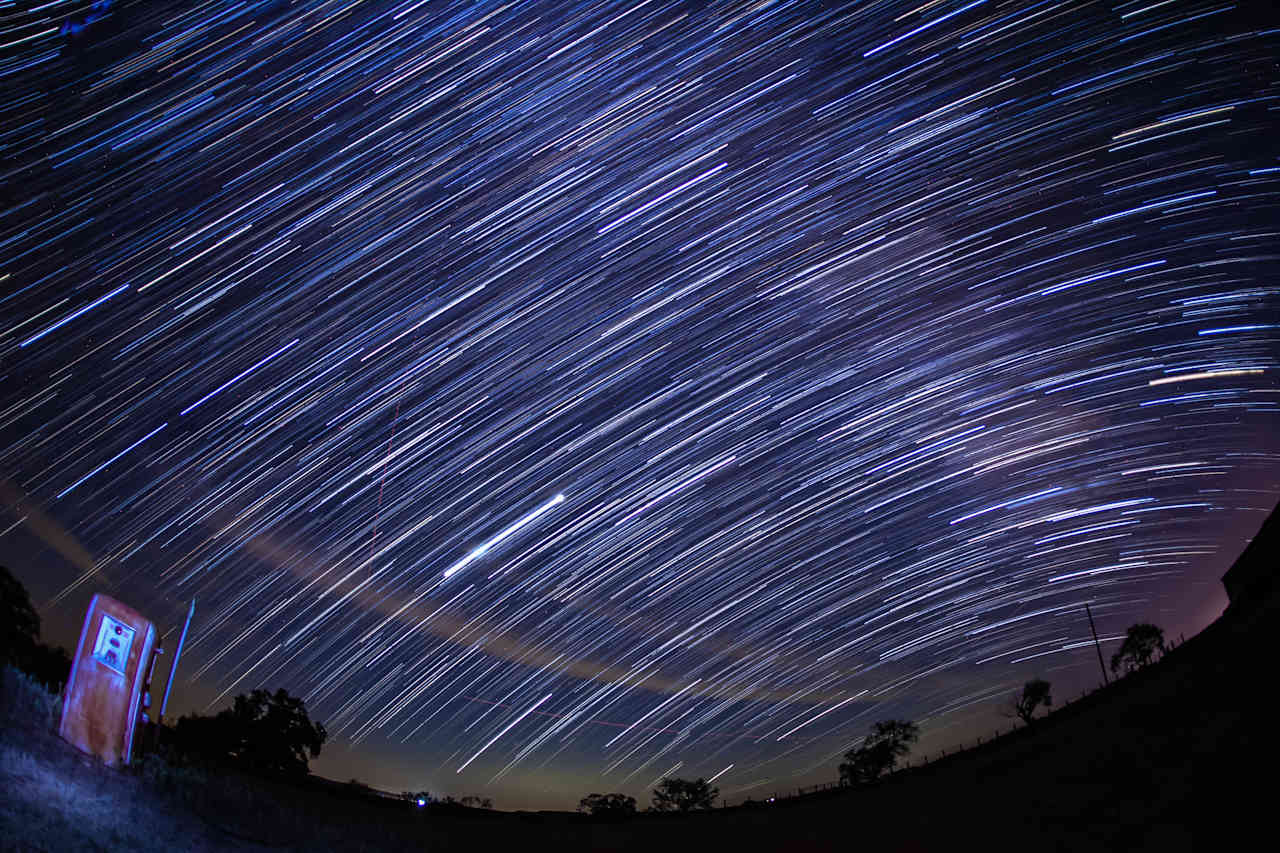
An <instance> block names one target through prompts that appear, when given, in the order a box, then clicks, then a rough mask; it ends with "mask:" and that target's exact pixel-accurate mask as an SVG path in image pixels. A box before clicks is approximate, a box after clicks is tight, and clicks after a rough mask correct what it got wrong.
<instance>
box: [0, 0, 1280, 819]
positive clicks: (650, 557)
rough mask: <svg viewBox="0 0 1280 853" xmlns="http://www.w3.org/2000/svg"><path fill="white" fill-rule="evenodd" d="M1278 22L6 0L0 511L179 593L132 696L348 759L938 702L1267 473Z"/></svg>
mask: <svg viewBox="0 0 1280 853" xmlns="http://www.w3.org/2000/svg"><path fill="white" fill-rule="evenodd" d="M1277 56H1280V29H1276V28H1272V27H1271V22H1269V21H1267V20H1264V19H1262V18H1261V17H1258V16H1257V14H1256V12H1255V11H1251V10H1250V9H1248V8H1246V6H1245V5H1244V4H1239V3H1230V2H1218V0H1177V2H1148V0H1132V2H1119V0H1116V2H1088V0H1086V2H1052V0H1042V2H1021V0H1003V2H1002V0H977V2H947V0H931V2H923V3H918V2H906V3H899V2H891V0H880V2H876V1H875V0H871V2H859V3H818V2H786V0H780V2H767V0H766V2H758V3H728V4H703V3H689V2H671V0H647V2H639V3H635V4H590V3H506V4H502V5H497V4H491V3H458V2H454V3H450V2H426V1H424V0H415V2H399V3H393V2H387V3H378V2H370V3H350V2H338V0H326V1H325V2H321V1H320V0H315V2H312V0H297V2H264V3H251V2H194V1H193V2H185V3H164V2H152V0H147V2H123V1H122V2H108V3H101V2H100V3H96V4H91V3H88V2H84V0H80V2H60V0H51V1H50V0H45V2H29V3H27V2H16V3H3V4H0V86H2V87H3V92H4V97H3V104H2V105H0V115H3V120H2V121H0V128H2V131H0V133H2V135H0V165H2V175H3V177H2V178H0V182H2V184H3V188H4V189H3V193H0V375H3V384H2V385H0V476H2V477H3V479H4V480H5V483H4V497H5V507H6V512H7V513H8V514H9V518H8V519H7V520H6V521H5V523H4V524H3V530H4V532H3V534H2V535H0V552H2V553H3V554H4V559H5V562H6V563H7V564H9V565H11V566H13V568H14V569H15V570H16V571H17V572H18V574H19V575H20V576H22V577H23V578H24V580H31V579H33V578H36V576H39V579H40V582H41V583H44V584H46V585H47V586H48V589H47V590H46V592H47V593H48V596H47V598H48V601H49V602H50V603H49V604H47V605H46V606H47V607H51V608H55V609H56V608H74V606H79V602H80V601H81V599H80V598H77V597H76V596H75V595H72V593H74V592H79V593H80V594H81V597H83V595H84V594H87V593H88V592H89V591H94V590H104V591H110V592H111V593H112V594H113V595H116V596H118V597H120V598H122V599H123V600H125V601H138V602H139V606H140V607H143V606H149V607H152V608H153V609H155V608H158V609H157V610H155V612H153V613H151V614H150V615H152V617H153V618H155V619H157V620H158V621H160V622H161V623H163V624H166V625H167V624H168V623H169V622H173V621H176V620H178V619H179V618H180V614H184V613H185V607H184V604H183V602H186V601H187V600H189V599H190V598H192V597H196V598H197V600H198V601H199V609H198V611H197V618H196V622H195V624H194V626H193V631H192V634H191V637H190V638H189V640H188V646H187V652H186V655H187V657H186V658H185V659H184V668H185V672H184V680H183V681H180V682H179V685H178V689H179V690H181V689H182V688H183V686H184V685H185V686H186V687H187V689H188V691H195V692H200V691H203V692H202V693H200V695H202V696H203V697H205V698H206V699H208V700H210V701H211V702H212V703H221V702H225V701H227V700H228V698H229V697H230V696H233V695H235V694H236V693H238V692H245V691H248V690H250V689H252V688H255V687H272V688H274V687H276V686H287V687H288V688H289V689H290V690H291V691H292V692H295V693H297V694H300V695H303V696H304V697H305V698H306V700H307V702H308V707H309V709H310V710H311V712H312V716H313V717H315V718H317V719H320V720H323V721H324V722H325V724H326V726H327V727H328V729H329V731H330V733H331V738H332V740H331V742H330V743H329V744H328V745H326V747H325V753H326V757H325V758H323V759H322V760H321V762H320V765H319V769H320V770H321V771H322V772H324V771H325V770H326V768H335V769H332V770H331V771H330V772H332V773H334V774H338V773H343V772H345V770H346V768H348V767H350V768H359V772H360V775H361V777H362V778H366V779H367V780H368V781H370V782H371V783H373V784H375V785H382V786H384V787H389V788H397V789H398V788H414V789H424V788H425V789H429V790H432V791H433V792H434V791H440V792H444V793H470V792H477V793H478V792H482V791H483V792H486V793H488V792H497V793H496V799H497V800H498V804H499V806H503V807H519V806H524V805H536V806H541V807H571V806H572V804H573V803H575V802H576V801H577V798H578V797H581V796H584V795H585V794H586V793H588V792H589V791H604V790H617V791H624V792H627V793H631V794H634V795H636V796H638V797H639V798H641V800H642V802H646V801H647V799H648V796H647V790H646V786H648V785H651V784H653V783H654V782H655V781H656V780H657V779H660V778H661V776H662V775H663V774H664V773H673V772H676V771H678V772H679V773H680V774H681V775H686V776H691V777H692V776H699V775H701V776H704V777H715V778H716V783H717V785H718V786H719V787H720V789H721V791H722V792H724V794H725V796H727V797H728V798H729V799H730V801H733V800H735V799H741V798H742V797H744V796H749V795H753V794H756V795H758V794H760V793H764V794H768V793H770V792H771V791H773V790H774V789H775V788H777V789H784V788H795V787H797V786H798V785H800V784H809V783H811V782H813V781H825V780H827V779H831V778H834V777H835V775H836V774H835V766H836V763H837V762H838V760H839V758H838V757H839V755H840V754H841V753H843V752H844V751H845V750H846V749H848V748H850V747H851V746H853V745H855V744H856V743H857V742H858V741H859V738H860V737H861V736H862V735H863V734H864V733H865V732H866V730H867V729H868V727H869V726H870V724H871V722H873V721H874V720H876V719H883V718H886V717H891V716H901V717H906V718H910V719H915V720H917V721H918V722H919V723H920V725H921V728H922V731H923V733H924V735H925V739H924V741H922V749H923V751H930V750H932V749H936V748H938V747H942V746H946V747H949V746H951V745H953V743H954V742H956V740H957V739H959V738H960V737H962V736H968V735H972V734H973V733H978V734H986V733H988V732H989V731H991V729H992V728H994V727H995V725H998V724H999V720H998V718H997V717H996V716H995V715H994V708H995V706H996V705H997V704H998V703H999V701H1001V700H1002V699H1004V698H1006V697H1007V696H1008V695H1009V694H1010V693H1012V691H1013V690H1014V689H1015V688H1017V687H1019V686H1020V685H1021V683H1022V680H1024V679H1025V678H1028V677H1032V676H1034V675H1038V674H1042V675H1046V677H1049V678H1051V679H1052V680H1053V681H1054V682H1055V685H1064V686H1073V687H1075V689H1077V690H1079V689H1081V688H1082V687H1084V686H1092V685H1093V684H1094V683H1095V682H1096V681H1097V678H1098V672H1097V661H1096V655H1095V653H1094V650H1093V648H1092V646H1091V636H1090V633H1089V624H1088V621H1087V618H1086V615H1085V613H1084V606H1085V604H1086V603H1087V604H1089V606H1090V607H1091V608H1092V611H1093V613H1094V615H1095V617H1096V618H1097V620H1098V626H1099V632H1100V633H1101V634H1103V635H1104V636H1103V640H1104V641H1105V642H1107V643H1110V642H1113V641H1114V639H1115V638H1116V637H1117V636H1118V635H1121V634H1123V632H1124V628H1125V627H1127V625H1129V624H1131V623H1133V622H1136V621H1157V622H1160V623H1161V624H1164V625H1166V627H1167V628H1172V627H1173V626H1175V625H1188V626H1190V625H1191V624H1192V621H1194V617H1193V616H1191V615H1189V614H1188V612H1187V608H1188V607H1192V606H1194V604H1195V603H1196V602H1198V601H1203V600H1205V599H1206V598H1207V597H1208V596H1209V595H1210V592H1209V590H1210V588H1211V587H1212V586H1213V585H1214V584H1216V582H1217V574H1215V572H1217V573H1218V574H1220V570H1221V569H1224V568H1225V567H1226V565H1227V564H1228V563H1229V562H1230V560H1231V559H1232V558H1234V556H1235V555H1236V554H1237V553H1238V552H1239V550H1240V548H1241V547H1242V546H1243V544H1244V542H1245V539H1246V537H1248V536H1250V535H1251V534H1252V532H1253V531H1254V530H1255V529H1256V527H1257V525H1258V524H1260V523H1261V521H1262V519H1263V517H1264V515H1265V513H1266V512H1268V511H1269V510H1270V508H1271V507H1272V506H1274V505H1275V503H1276V500H1277V494H1278V493H1280V429H1278V428H1277V427H1278V425H1280V417H1278V416H1280V381H1278V378H1280V322H1277V318H1278V317H1280V285H1278V284H1277V283H1276V280H1275V274H1274V270H1275V267H1276V263H1277V261H1278V260H1280V252H1277V246H1278V244H1280V243H1278V240H1277V237H1278V236H1280V161H1278V157H1280V147H1277V135H1276V129H1277V127H1278V124H1277V117H1278V116H1280V112H1278V111H1280V64H1278V63H1277V60H1276V57H1277ZM59 531H62V532H59ZM23 554H26V555H33V554H34V555H36V556H35V557H31V558H30V559H34V560H35V561H36V562H35V564H34V565H28V566H24V564H23V561H24V560H27V559H28V557H24V556H21V555H23ZM15 555H18V556H15ZM68 555H71V556H68ZM24 572H25V574H24ZM90 588H92V589H90ZM73 618H78V615H77V616H75V617H73ZM1201 624H1203V621H1202V622H1201ZM1006 725H1007V723H1006ZM326 761H328V762H330V763H329V764H326V763H325V762H326ZM337 768H341V769H337ZM346 775H353V773H347V774H346Z"/></svg>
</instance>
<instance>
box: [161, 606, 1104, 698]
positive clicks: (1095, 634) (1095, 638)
mask: <svg viewBox="0 0 1280 853" xmlns="http://www.w3.org/2000/svg"><path fill="white" fill-rule="evenodd" d="M1084 612H1085V613H1087V614H1089V630H1090V631H1092V632H1093V647H1094V649H1096V650H1097V652H1098V666H1099V667H1100V668H1101V669H1102V683H1103V684H1110V683H1111V679H1109V678H1107V668H1106V666H1104V665H1103V663H1102V644H1101V643H1099V642H1098V629H1097V628H1095V627H1094V625H1093V611H1092V610H1090V609H1089V602H1087V601H1086V602H1085V604H1084ZM179 648H181V646H179ZM162 713H163V711H162Z"/></svg>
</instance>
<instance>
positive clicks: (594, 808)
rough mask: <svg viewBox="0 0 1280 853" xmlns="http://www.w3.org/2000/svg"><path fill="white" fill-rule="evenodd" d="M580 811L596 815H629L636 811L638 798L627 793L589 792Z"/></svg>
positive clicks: (579, 804)
mask: <svg viewBox="0 0 1280 853" xmlns="http://www.w3.org/2000/svg"><path fill="white" fill-rule="evenodd" d="M578 811H580V812H584V813H586V814H589V815H593V816H595V817H629V816H630V815H633V814H635V813H636V798H635V797H628V796H627V795H626V794H587V795H586V796H585V797H583V798H582V799H581V800H579V801H578Z"/></svg>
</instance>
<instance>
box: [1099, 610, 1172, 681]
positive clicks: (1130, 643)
mask: <svg viewBox="0 0 1280 853" xmlns="http://www.w3.org/2000/svg"><path fill="white" fill-rule="evenodd" d="M1164 651H1165V645H1164V631H1163V630H1161V629H1160V628H1159V627H1157V626H1155V625H1152V624H1150V623H1147V622H1141V623H1139V624H1137V625H1130V626H1129V630H1128V631H1126V632H1125V635H1124V642H1123V643H1121V644H1120V648H1119V649H1118V650H1117V651H1116V653H1115V654H1114V655H1112V656H1111V671H1112V672H1116V673H1118V672H1120V670H1121V669H1122V668H1123V669H1124V671H1125V674H1126V675H1127V674H1128V673H1131V672H1134V671H1136V670H1139V669H1142V668H1143V667H1144V666H1146V665H1148V664H1150V663H1152V662H1154V661H1155V659H1156V658H1157V657H1158V656H1159V655H1162V654H1164Z"/></svg>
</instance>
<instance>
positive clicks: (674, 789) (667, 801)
mask: <svg viewBox="0 0 1280 853" xmlns="http://www.w3.org/2000/svg"><path fill="white" fill-rule="evenodd" d="M719 795H720V789H719V788H713V787H711V783H710V782H708V781H707V780H706V779H663V780H662V781H661V782H659V783H658V787H657V788H655V789H654V791H653V805H652V806H650V809H651V810H652V811H655V812H691V811H699V810H705V809H710V808H711V807H712V806H713V805H715V801H716V797H718V796H719Z"/></svg>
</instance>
